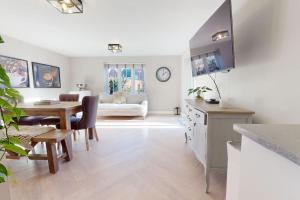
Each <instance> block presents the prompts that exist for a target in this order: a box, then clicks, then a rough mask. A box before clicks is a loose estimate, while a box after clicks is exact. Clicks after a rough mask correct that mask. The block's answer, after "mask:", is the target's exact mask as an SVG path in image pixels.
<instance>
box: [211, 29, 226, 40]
mask: <svg viewBox="0 0 300 200" xmlns="http://www.w3.org/2000/svg"><path fill="white" fill-rule="evenodd" d="M227 37H229V32H228V31H227V30H226V31H219V32H217V33H215V34H213V36H212V41H214V42H216V41H218V40H222V39H225V38H227Z"/></svg>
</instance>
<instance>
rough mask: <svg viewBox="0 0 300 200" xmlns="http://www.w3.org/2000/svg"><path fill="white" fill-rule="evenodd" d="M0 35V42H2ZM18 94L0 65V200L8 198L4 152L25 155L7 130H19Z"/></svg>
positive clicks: (16, 140) (8, 174) (19, 110)
mask: <svg viewBox="0 0 300 200" xmlns="http://www.w3.org/2000/svg"><path fill="white" fill-rule="evenodd" d="M3 42H4V41H3V39H2V37H1V36H0V43H3ZM19 98H20V94H19V92H18V91H17V90H15V89H13V88H12V87H11V84H10V80H9V77H8V75H7V74H6V72H5V70H4V68H3V67H2V66H1V65H0V117H1V121H0V196H1V200H6V199H10V194H9V186H8V183H7V181H8V177H9V176H10V175H11V172H10V171H9V169H8V168H7V167H6V166H5V164H4V159H5V154H6V152H11V153H14V154H16V155H20V156H26V155H27V152H26V151H25V150H24V149H23V148H22V147H21V146H20V140H19V139H18V138H16V137H12V136H9V134H8V130H9V129H10V128H15V129H17V130H19V127H18V125H17V123H16V122H15V119H20V117H21V116H22V115H23V111H22V110H21V109H19V108H17V101H18V99H19Z"/></svg>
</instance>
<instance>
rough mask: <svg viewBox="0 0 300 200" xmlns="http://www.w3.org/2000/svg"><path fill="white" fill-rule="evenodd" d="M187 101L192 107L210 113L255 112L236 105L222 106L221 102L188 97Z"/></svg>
mask: <svg viewBox="0 0 300 200" xmlns="http://www.w3.org/2000/svg"><path fill="white" fill-rule="evenodd" d="M185 101H186V102H187V103H188V104H189V105H191V106H192V107H194V108H196V109H198V110H201V111H202V112H205V113H208V114H247V115H249V114H252V115H253V114H255V113H254V112H253V111H250V110H246V109H241V108H234V107H228V108H227V107H226V108H221V107H220V106H219V104H209V103H206V102H205V101H203V100H198V99H186V100H185Z"/></svg>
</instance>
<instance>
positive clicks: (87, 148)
mask: <svg viewBox="0 0 300 200" xmlns="http://www.w3.org/2000/svg"><path fill="white" fill-rule="evenodd" d="M85 145H86V150H87V151H88V150H89V149H90V147H89V136H88V130H87V129H85Z"/></svg>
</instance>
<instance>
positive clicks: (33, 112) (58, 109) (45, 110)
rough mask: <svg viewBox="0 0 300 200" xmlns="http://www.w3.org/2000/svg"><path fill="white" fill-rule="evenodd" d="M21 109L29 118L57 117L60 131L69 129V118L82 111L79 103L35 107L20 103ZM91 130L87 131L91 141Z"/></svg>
mask: <svg viewBox="0 0 300 200" xmlns="http://www.w3.org/2000/svg"><path fill="white" fill-rule="evenodd" d="M18 108H21V109H22V110H23V111H24V112H25V114H26V115H29V116H38V115H42V116H58V117H59V118H60V127H61V129H67V130H70V129H71V122H70V117H71V115H74V114H76V113H79V112H81V111H82V106H81V102H73V101H60V102H57V103H56V104H51V105H37V104H34V103H20V104H18ZM93 135H94V134H93V129H89V139H93Z"/></svg>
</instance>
